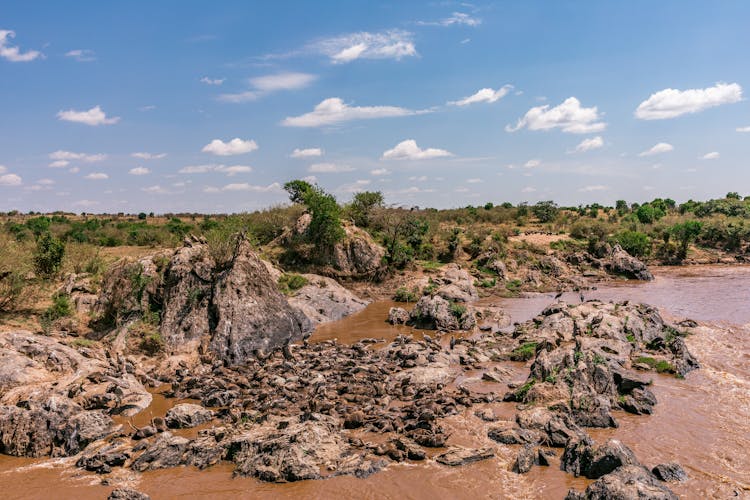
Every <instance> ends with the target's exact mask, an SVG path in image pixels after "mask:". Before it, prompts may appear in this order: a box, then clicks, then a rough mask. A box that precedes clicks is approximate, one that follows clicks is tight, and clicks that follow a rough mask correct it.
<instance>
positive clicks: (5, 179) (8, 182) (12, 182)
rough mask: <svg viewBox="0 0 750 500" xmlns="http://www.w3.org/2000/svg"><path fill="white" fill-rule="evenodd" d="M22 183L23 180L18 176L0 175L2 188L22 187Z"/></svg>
mask: <svg viewBox="0 0 750 500" xmlns="http://www.w3.org/2000/svg"><path fill="white" fill-rule="evenodd" d="M22 182H23V179H21V177H20V176H18V175H16V174H4V175H0V186H20V185H21V183H22Z"/></svg>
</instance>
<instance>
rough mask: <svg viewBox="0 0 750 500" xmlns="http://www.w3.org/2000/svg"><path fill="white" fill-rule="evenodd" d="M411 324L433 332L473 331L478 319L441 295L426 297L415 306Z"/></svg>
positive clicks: (410, 318) (464, 307) (467, 310)
mask: <svg viewBox="0 0 750 500" xmlns="http://www.w3.org/2000/svg"><path fill="white" fill-rule="evenodd" d="M409 324H411V325H414V326H416V327H417V328H425V329H431V330H443V331H454V330H471V329H472V328H474V326H475V325H476V318H475V317H474V314H473V311H472V310H470V309H468V308H467V307H466V306H464V305H460V304H456V303H451V302H448V301H447V300H446V299H444V298H443V297H441V296H439V295H433V296H427V295H426V296H424V297H422V298H420V299H419V300H418V301H417V303H416V304H415V305H414V309H412V311H411V313H410V314H409Z"/></svg>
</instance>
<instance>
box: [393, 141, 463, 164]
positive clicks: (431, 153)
mask: <svg viewBox="0 0 750 500" xmlns="http://www.w3.org/2000/svg"><path fill="white" fill-rule="evenodd" d="M448 156H453V153H450V152H449V151H446V150H444V149H436V148H427V149H420V147H419V146H417V141H415V140H414V139H407V140H405V141H401V142H399V143H398V144H396V146H395V147H394V148H393V149H389V150H388V151H386V152H385V153H383V156H382V159H383V160H430V159H433V158H445V157H448Z"/></svg>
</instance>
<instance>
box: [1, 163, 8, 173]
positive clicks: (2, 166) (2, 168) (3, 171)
mask: <svg viewBox="0 0 750 500" xmlns="http://www.w3.org/2000/svg"><path fill="white" fill-rule="evenodd" d="M7 171H8V169H7V168H6V167H5V165H0V174H4V173H5V172H7Z"/></svg>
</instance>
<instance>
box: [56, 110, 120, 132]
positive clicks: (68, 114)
mask: <svg viewBox="0 0 750 500" xmlns="http://www.w3.org/2000/svg"><path fill="white" fill-rule="evenodd" d="M57 119H58V120H62V121H66V122H73V123H83V124H85V125H91V126H92V127H97V126H99V125H114V124H115V123H117V122H119V121H120V117H119V116H113V117H111V118H107V114H106V113H105V112H104V111H102V108H101V106H94V107H93V108H91V109H89V110H87V111H76V110H73V109H68V110H65V111H59V112H58V113H57Z"/></svg>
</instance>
